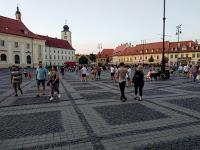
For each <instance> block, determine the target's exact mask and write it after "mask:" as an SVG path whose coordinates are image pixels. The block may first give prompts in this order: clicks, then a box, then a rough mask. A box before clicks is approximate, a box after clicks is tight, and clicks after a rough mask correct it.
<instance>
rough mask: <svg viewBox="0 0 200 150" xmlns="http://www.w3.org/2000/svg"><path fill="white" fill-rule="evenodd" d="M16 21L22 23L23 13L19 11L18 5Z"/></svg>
mask: <svg viewBox="0 0 200 150" xmlns="http://www.w3.org/2000/svg"><path fill="white" fill-rule="evenodd" d="M15 16H16V20H19V21H21V12H20V11H19V6H18V4H17V11H16V12H15Z"/></svg>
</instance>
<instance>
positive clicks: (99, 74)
mask: <svg viewBox="0 0 200 150" xmlns="http://www.w3.org/2000/svg"><path fill="white" fill-rule="evenodd" d="M101 71H102V68H101V67H100V66H97V79H99V80H100V78H101Z"/></svg>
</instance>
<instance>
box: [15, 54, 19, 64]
mask: <svg viewBox="0 0 200 150" xmlns="http://www.w3.org/2000/svg"><path fill="white" fill-rule="evenodd" d="M15 64H20V57H19V55H15Z"/></svg>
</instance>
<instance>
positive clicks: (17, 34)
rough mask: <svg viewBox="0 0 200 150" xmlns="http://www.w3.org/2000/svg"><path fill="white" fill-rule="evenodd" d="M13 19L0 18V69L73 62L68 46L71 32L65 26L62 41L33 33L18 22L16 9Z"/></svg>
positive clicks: (18, 12)
mask: <svg viewBox="0 0 200 150" xmlns="http://www.w3.org/2000/svg"><path fill="white" fill-rule="evenodd" d="M15 15H16V19H11V18H7V17H3V16H0V22H1V23H0V68H8V67H9V66H12V65H18V66H21V67H36V66H37V64H38V63H39V61H42V62H43V65H63V64H64V63H65V62H66V61H75V50H74V49H73V48H72V46H71V44H70V43H71V32H70V31H69V27H68V26H67V25H65V26H64V27H65V28H64V27H63V28H64V30H63V31H62V32H61V37H62V38H63V39H57V38H51V37H48V36H41V35H37V34H34V33H32V32H31V31H30V30H29V29H28V28H26V26H25V25H24V24H23V22H22V21H21V13H20V11H19V8H18V7H17V11H16V14H15Z"/></svg>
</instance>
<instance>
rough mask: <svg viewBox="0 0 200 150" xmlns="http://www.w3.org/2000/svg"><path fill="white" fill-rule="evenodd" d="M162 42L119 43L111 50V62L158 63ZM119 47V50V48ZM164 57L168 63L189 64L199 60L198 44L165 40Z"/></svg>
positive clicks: (160, 59) (199, 49)
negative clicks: (132, 44) (119, 44)
mask: <svg viewBox="0 0 200 150" xmlns="http://www.w3.org/2000/svg"><path fill="white" fill-rule="evenodd" d="M162 46H163V43H162V42H155V43H146V44H138V45H136V46H131V45H129V46H128V45H126V46H125V45H121V46H119V47H117V48H116V49H115V50H114V52H113V56H112V57H113V63H114V64H119V63H120V62H124V63H126V64H139V63H142V64H160V63H161V61H162V49H163V47H162ZM119 49H120V50H119ZM165 57H166V58H167V59H168V65H174V64H191V65H195V64H197V63H198V62H199V61H200V46H199V44H198V42H194V41H180V42H169V41H166V42H165Z"/></svg>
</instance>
